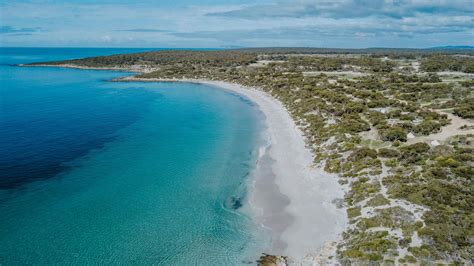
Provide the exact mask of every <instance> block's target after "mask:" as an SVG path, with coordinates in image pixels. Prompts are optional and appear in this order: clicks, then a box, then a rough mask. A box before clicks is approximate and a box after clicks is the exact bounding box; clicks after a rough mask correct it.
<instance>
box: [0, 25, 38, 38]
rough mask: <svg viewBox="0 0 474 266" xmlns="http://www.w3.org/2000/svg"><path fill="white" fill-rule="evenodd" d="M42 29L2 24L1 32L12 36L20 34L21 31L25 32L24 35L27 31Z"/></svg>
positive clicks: (32, 31)
mask: <svg viewBox="0 0 474 266" xmlns="http://www.w3.org/2000/svg"><path fill="white" fill-rule="evenodd" d="M38 31H41V28H40V27H34V28H14V27H11V26H1V27H0V34H9V35H11V36H19V34H20V33H23V35H26V34H25V33H29V34H31V33H34V32H38Z"/></svg>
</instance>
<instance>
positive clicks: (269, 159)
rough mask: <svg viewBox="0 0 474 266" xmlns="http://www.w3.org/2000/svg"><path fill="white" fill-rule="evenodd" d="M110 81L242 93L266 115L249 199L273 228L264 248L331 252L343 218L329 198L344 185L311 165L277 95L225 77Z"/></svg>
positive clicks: (307, 258)
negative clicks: (265, 141) (263, 145)
mask: <svg viewBox="0 0 474 266" xmlns="http://www.w3.org/2000/svg"><path fill="white" fill-rule="evenodd" d="M114 81H132V82H133V81H138V82H190V83H199V84H205V85H209V86H213V87H218V88H220V89H224V90H228V91H232V92H235V93H238V94H241V95H243V96H245V97H247V98H249V99H250V100H251V101H253V102H254V103H255V104H257V105H258V106H259V108H260V110H261V112H262V113H263V114H264V116H265V124H266V127H267V129H266V132H265V133H266V134H267V135H268V138H269V141H270V143H269V144H270V145H269V146H268V147H266V151H261V153H264V154H263V156H261V157H260V161H259V163H258V164H257V166H256V169H255V170H254V173H253V181H252V184H251V188H250V189H249V199H248V201H249V204H250V206H251V209H252V210H253V212H254V213H255V218H256V221H257V222H259V223H261V224H262V226H264V227H265V228H267V229H268V230H270V231H271V233H272V247H271V250H268V251H266V252H267V253H269V254H274V255H278V256H286V257H288V259H289V261H290V262H297V263H301V262H308V263H311V262H316V261H317V260H326V259H327V258H328V257H331V256H333V257H335V249H336V247H335V243H336V241H337V240H338V238H339V236H340V234H341V233H342V232H343V230H344V229H345V228H346V226H347V217H346V211H345V209H343V208H337V207H336V206H335V204H334V203H333V201H334V200H335V199H337V198H343V197H344V191H343V188H342V186H341V185H340V184H339V183H338V182H337V178H336V177H335V175H332V174H328V173H326V172H325V171H324V170H323V169H322V168H321V167H316V166H314V163H313V154H312V152H311V151H310V150H309V149H308V148H307V147H306V144H305V137H304V135H303V132H302V131H301V130H300V129H299V128H298V127H297V126H296V124H295V122H294V121H293V119H292V118H291V116H290V114H289V113H288V111H287V110H286V108H285V107H284V106H283V105H282V104H281V103H280V102H279V101H278V100H276V99H275V98H273V97H272V96H270V95H268V94H267V93H265V92H263V91H260V90H258V89H255V88H246V87H244V86H241V85H238V84H233V83H228V82H223V81H211V80H200V79H142V78H135V77H124V78H120V79H116V80H114ZM326 262H328V261H326Z"/></svg>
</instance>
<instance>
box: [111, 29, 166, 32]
mask: <svg viewBox="0 0 474 266" xmlns="http://www.w3.org/2000/svg"><path fill="white" fill-rule="evenodd" d="M115 31H127V32H169V31H168V30H160V29H120V30H115Z"/></svg>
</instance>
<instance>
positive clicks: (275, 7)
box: [0, 0, 474, 48]
mask: <svg viewBox="0 0 474 266" xmlns="http://www.w3.org/2000/svg"><path fill="white" fill-rule="evenodd" d="M447 45H474V0H273V1H270V0H240V1H237V0H194V1H192V0H157V1H152V0H140V1H132V0H117V1H110V0H98V1H91V0H82V1H79V0H78V1H73V0H68V1H59V0H19V1H14V0H0V46H13V47H20V46H21V47H146V48H152V47H153V48H158V47H161V48H178V47H179V48H191V47H193V48H233V47H276V46H279V47H289V46H299V47H334V48H368V47H396V48H399V47H410V48H427V47H435V46H447Z"/></svg>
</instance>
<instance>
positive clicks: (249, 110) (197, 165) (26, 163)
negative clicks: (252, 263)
mask: <svg viewBox="0 0 474 266" xmlns="http://www.w3.org/2000/svg"><path fill="white" fill-rule="evenodd" d="M0 51H1V55H0V60H1V61H0V64H1V65H0V213H1V214H2V218H1V219H0V264H2V265H17V264H50V263H60V264H84V263H86V264H98V263H122V264H129V263H137V264H143V263H147V264H148V263H163V264H172V265H188V264H216V265H222V264H240V263H242V261H244V260H245V261H247V260H253V259H254V258H255V256H257V255H258V250H260V247H261V246H262V245H263V243H264V242H265V240H264V239H263V238H262V237H261V236H260V232H259V230H258V228H257V226H256V225H254V224H253V222H252V220H251V219H249V217H247V215H246V214H245V213H242V212H241V211H240V210H239V209H236V207H238V206H239V204H240V203H241V202H242V198H243V197H244V196H245V187H246V181H247V177H248V174H249V172H250V171H251V170H252V167H253V165H255V160H256V153H257V149H258V145H259V141H260V131H261V121H262V119H261V114H260V113H259V111H258V108H257V107H256V106H254V105H253V104H252V103H251V102H250V101H248V100H247V99H245V98H244V97H242V96H239V95H236V94H232V93H229V92H226V91H223V90H220V89H217V88H213V87H209V86H204V85H197V84H189V83H114V82H109V80H110V79H112V78H115V77H119V76H123V75H130V73H121V72H111V71H93V70H75V69H61V68H49V67H17V66H14V64H19V63H28V62H35V61H36V62H37V61H47V60H59V59H68V58H81V57H86V56H98V55H105V54H114V53H128V52H140V51H142V50H134V49H65V48H64V49H53V48H47V49H45V48H2V49H0Z"/></svg>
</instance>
